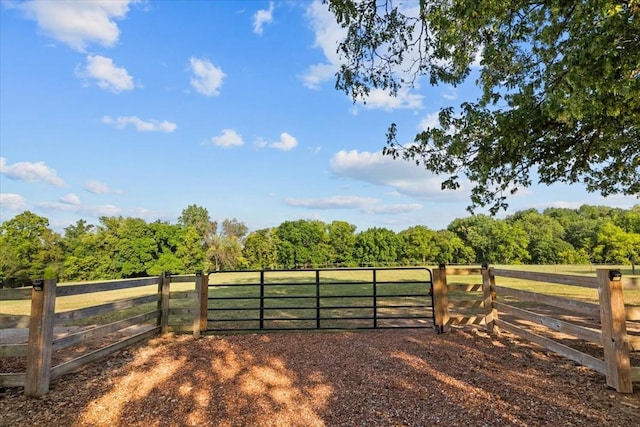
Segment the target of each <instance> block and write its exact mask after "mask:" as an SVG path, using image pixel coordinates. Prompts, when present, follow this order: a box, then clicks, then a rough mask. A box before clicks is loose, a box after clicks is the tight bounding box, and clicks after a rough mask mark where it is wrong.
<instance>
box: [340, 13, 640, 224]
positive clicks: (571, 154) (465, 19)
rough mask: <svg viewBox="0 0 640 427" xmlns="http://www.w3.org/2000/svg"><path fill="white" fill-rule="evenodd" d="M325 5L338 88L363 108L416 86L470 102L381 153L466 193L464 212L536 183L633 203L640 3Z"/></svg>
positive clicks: (638, 142) (494, 205) (639, 172)
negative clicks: (462, 94)
mask: <svg viewBox="0 0 640 427" xmlns="http://www.w3.org/2000/svg"><path fill="white" fill-rule="evenodd" d="M406 3H407V2H400V1H398V2H394V1H392V0H362V1H354V0H329V9H330V10H331V11H332V12H333V13H334V15H335V17H336V19H337V21H338V23H339V24H341V25H342V26H343V27H345V28H346V29H347V36H346V38H345V39H344V40H343V41H342V42H341V43H340V45H339V47H338V52H339V53H340V54H341V56H342V61H343V64H342V65H341V68H340V70H339V71H338V73H337V82H336V88H338V89H340V90H343V91H345V92H347V93H348V94H349V95H351V96H352V97H353V99H354V101H355V100H358V99H362V100H364V101H366V97H367V95H368V94H369V93H370V91H371V90H373V89H385V90H388V91H390V92H391V94H397V93H398V91H399V90H401V89H405V88H409V87H412V86H413V85H414V84H415V83H416V82H418V81H419V80H420V78H421V77H425V78H428V80H429V82H430V84H432V85H438V84H450V85H454V86H456V85H459V84H461V83H463V82H465V80H466V79H468V78H469V77H470V76H471V77H474V78H476V85H477V86H478V87H479V89H480V90H481V94H480V96H479V97H478V98H477V99H475V100H469V101H467V102H464V103H462V104H461V105H459V106H445V107H443V108H441V109H440V112H439V125H438V126H436V127H432V128H429V129H426V130H425V131H423V132H420V133H418V134H417V135H416V136H415V140H414V141H413V143H409V144H403V143H401V142H399V141H398V140H397V139H396V136H397V131H398V130H397V126H396V124H394V123H392V124H391V125H390V127H389V131H388V133H387V146H386V147H385V148H384V150H383V151H384V153H385V154H388V155H391V156H393V157H394V158H396V157H402V158H404V159H406V160H410V161H415V162H416V163H417V164H419V165H420V164H422V165H424V167H425V168H426V169H427V170H429V171H431V172H433V173H436V174H440V175H444V176H446V179H444V180H443V182H442V188H443V189H456V188H459V186H460V184H461V180H463V179H464V178H465V177H466V178H467V179H468V180H469V181H471V183H472V185H473V187H472V191H471V203H470V206H469V209H470V210H473V209H474V208H476V207H478V206H488V207H489V208H490V211H491V212H492V213H496V212H497V211H498V210H500V209H501V208H506V206H507V199H508V196H509V195H510V194H513V193H515V192H516V191H517V190H518V188H522V187H527V186H530V185H531V184H532V182H533V180H534V179H535V180H537V181H538V182H539V183H543V184H551V183H555V182H565V183H578V182H581V183H584V184H585V185H586V187H587V189H588V190H589V191H591V192H600V193H601V194H602V195H605V196H606V195H610V194H626V195H638V194H640V0H626V1H612V0H578V1H561V0H541V1H529V0H527V1H521V0H512V1H504V0H486V1H482V2H479V1H469V0H451V1H429V0H420V1H419V2H416V3H411V2H409V5H408V6H407V4H406Z"/></svg>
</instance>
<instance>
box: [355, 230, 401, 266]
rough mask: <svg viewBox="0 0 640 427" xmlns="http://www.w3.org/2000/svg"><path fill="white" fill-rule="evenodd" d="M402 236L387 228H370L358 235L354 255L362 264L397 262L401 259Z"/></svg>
mask: <svg viewBox="0 0 640 427" xmlns="http://www.w3.org/2000/svg"><path fill="white" fill-rule="evenodd" d="M400 242H401V241H400V237H398V235H397V234H396V233H394V232H393V231H392V230H389V229H387V228H380V227H373V228H369V229H367V230H365V231H363V232H361V233H358V235H357V236H356V242H355V245H354V253H353V257H354V259H355V260H356V261H358V262H359V263H360V265H362V266H376V265H389V264H395V263H397V262H398V259H399V252H400V246H401V243H400Z"/></svg>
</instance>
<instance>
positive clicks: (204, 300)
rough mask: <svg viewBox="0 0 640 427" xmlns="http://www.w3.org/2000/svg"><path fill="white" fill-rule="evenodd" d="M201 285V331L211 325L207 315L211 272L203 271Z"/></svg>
mask: <svg viewBox="0 0 640 427" xmlns="http://www.w3.org/2000/svg"><path fill="white" fill-rule="evenodd" d="M201 281H202V283H201V285H200V331H201V332H205V331H206V330H207V328H208V327H209V325H208V321H207V316H208V314H209V313H208V310H209V274H208V273H203V274H202V278H201Z"/></svg>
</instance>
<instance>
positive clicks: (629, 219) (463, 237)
mask: <svg viewBox="0 0 640 427" xmlns="http://www.w3.org/2000/svg"><path fill="white" fill-rule="evenodd" d="M638 260H640V205H636V206H634V207H633V208H631V209H620V208H610V207H605V206H590V205H583V206H581V207H580V208H579V209H568V208H548V209H545V210H544V211H542V212H539V211H537V210H535V209H529V210H524V211H519V212H516V213H515V214H513V215H511V216H508V217H506V218H504V219H496V218H494V217H491V216H487V215H472V216H469V217H466V218H457V219H455V220H454V221H452V222H451V223H450V224H449V225H448V226H447V228H446V229H443V230H433V229H430V228H429V227H427V226H424V225H416V226H412V227H409V228H407V229H405V230H402V231H400V232H394V231H393V230H390V229H387V228H383V227H373V228H369V229H366V230H363V231H360V232H357V231H356V226H355V225H353V224H350V223H348V222H345V221H333V222H331V223H325V222H322V221H318V220H297V221H285V222H283V223H281V224H280V225H279V226H277V227H273V228H265V229H261V230H256V231H252V232H249V230H248V228H247V226H246V225H245V224H244V223H243V222H241V221H238V220H237V219H235V218H234V219H225V220H224V221H222V223H221V224H219V223H218V222H216V221H212V220H211V217H210V215H209V212H208V210H207V209H206V208H203V207H201V206H198V205H190V206H188V207H187V208H185V209H184V210H183V211H182V214H181V215H180V217H179V218H178V221H177V223H175V224H171V223H169V222H165V221H155V222H151V223H148V222H146V221H145V220H143V219H140V218H132V217H122V216H119V217H101V218H100V220H99V224H98V225H92V224H88V223H87V222H86V221H85V220H83V219H81V220H79V221H77V222H76V223H75V224H73V225H70V226H68V227H66V228H65V229H64V233H63V234H60V233H57V232H54V231H52V230H51V228H50V227H49V221H48V219H47V218H45V217H41V216H38V215H36V214H34V213H32V212H30V211H25V212H23V213H20V214H18V215H16V216H15V217H14V218H12V219H10V220H8V221H5V222H4V223H2V224H1V225H0V280H2V282H3V283H4V284H5V285H7V286H17V285H21V284H28V283H30V282H31V280H33V279H36V278H42V277H45V278H57V279H58V280H59V281H64V282H69V281H84V280H98V279H100V280H103V279H120V278H129V277H142V276H154V275H159V274H162V273H163V272H171V273H173V274H184V273H193V272H195V271H197V270H203V271H217V270H243V269H295V268H318V267H334V266H343V267H354V266H386V265H433V264H439V263H447V264H467V263H485V262H486V263H493V264H586V263H596V264H631V265H632V267H633V268H634V270H635V265H636V264H637V263H638Z"/></svg>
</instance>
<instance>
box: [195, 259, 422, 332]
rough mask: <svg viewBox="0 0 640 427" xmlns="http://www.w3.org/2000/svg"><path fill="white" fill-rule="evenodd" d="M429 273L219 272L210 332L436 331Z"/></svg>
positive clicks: (211, 297)
mask: <svg viewBox="0 0 640 427" xmlns="http://www.w3.org/2000/svg"><path fill="white" fill-rule="evenodd" d="M432 286H433V277H432V274H431V270H429V269H427V268H418V267H415V268H366V269H361V268H338V269H308V270H256V271H232V272H215V273H211V275H210V276H209V292H208V307H207V330H208V331H215V332H220V331H236V332H239V331H278V330H319V329H378V328H432V327H433V326H434V310H433V295H432Z"/></svg>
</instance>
